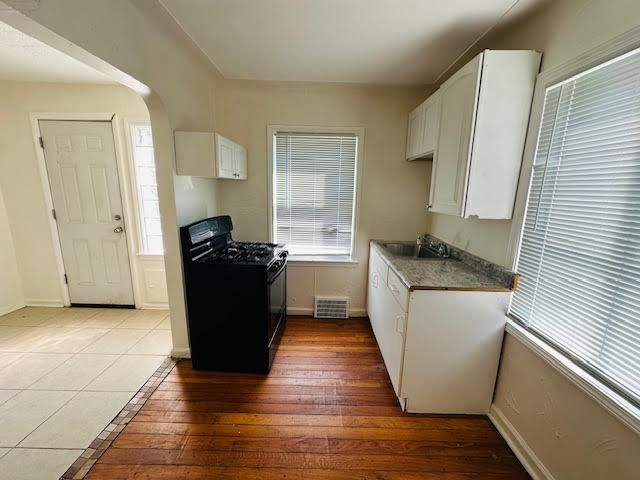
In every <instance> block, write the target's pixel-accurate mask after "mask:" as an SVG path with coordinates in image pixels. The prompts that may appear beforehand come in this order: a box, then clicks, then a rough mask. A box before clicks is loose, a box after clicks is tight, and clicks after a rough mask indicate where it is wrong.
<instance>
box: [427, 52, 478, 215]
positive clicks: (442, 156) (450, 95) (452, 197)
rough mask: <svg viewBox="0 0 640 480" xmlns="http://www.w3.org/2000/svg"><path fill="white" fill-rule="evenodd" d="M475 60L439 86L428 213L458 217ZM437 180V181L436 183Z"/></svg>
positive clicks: (473, 103) (474, 87)
mask: <svg viewBox="0 0 640 480" xmlns="http://www.w3.org/2000/svg"><path fill="white" fill-rule="evenodd" d="M480 60H481V59H480V57H476V58H475V59H474V60H473V61H471V62H470V63H468V64H467V65H466V66H465V67H464V68H462V69H461V70H459V71H458V72H456V73H455V75H453V76H452V77H451V78H450V79H449V80H447V81H446V82H445V83H444V84H442V86H441V87H440V90H439V91H440V133H439V135H438V149H437V153H436V158H435V161H434V163H433V167H432V171H431V175H432V177H431V178H432V180H431V204H430V206H429V208H430V210H432V211H435V212H438V213H448V214H451V215H460V214H461V212H462V208H463V202H464V190H465V183H466V180H467V179H466V175H465V171H466V169H467V162H468V160H469V147H470V143H471V129H472V128H473V117H474V114H475V106H476V101H475V98H476V94H477V90H478V81H479V78H480V68H479V67H480ZM436 177H437V180H436Z"/></svg>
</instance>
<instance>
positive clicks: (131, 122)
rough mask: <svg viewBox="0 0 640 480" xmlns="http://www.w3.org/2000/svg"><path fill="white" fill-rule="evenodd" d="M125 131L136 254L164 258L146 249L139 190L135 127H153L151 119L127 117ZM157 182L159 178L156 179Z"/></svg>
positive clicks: (149, 257)
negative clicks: (134, 140)
mask: <svg viewBox="0 0 640 480" xmlns="http://www.w3.org/2000/svg"><path fill="white" fill-rule="evenodd" d="M124 123H125V125H124V127H125V131H124V135H125V138H126V144H127V157H128V163H129V165H128V167H129V179H130V188H131V200H132V203H133V215H134V216H135V219H134V224H135V229H136V234H135V243H136V245H135V254H136V256H137V257H144V258H147V259H153V258H157V259H163V258H164V254H162V253H149V252H147V251H145V248H144V246H145V240H144V228H143V225H142V211H141V209H140V206H141V202H142V199H141V197H140V191H139V190H138V172H137V169H136V162H135V153H134V150H135V146H134V144H133V137H132V135H133V129H134V128H135V127H137V126H141V127H151V121H150V120H146V119H143V118H135V119H131V118H127V119H125V121H124ZM156 182H157V179H156ZM163 246H164V237H163Z"/></svg>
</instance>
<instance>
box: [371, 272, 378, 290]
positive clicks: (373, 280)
mask: <svg viewBox="0 0 640 480" xmlns="http://www.w3.org/2000/svg"><path fill="white" fill-rule="evenodd" d="M371 286H372V287H373V288H378V274H377V273H376V272H373V278H371Z"/></svg>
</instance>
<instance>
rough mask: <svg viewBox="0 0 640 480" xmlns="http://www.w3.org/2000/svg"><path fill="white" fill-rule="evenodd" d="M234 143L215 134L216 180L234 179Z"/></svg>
mask: <svg viewBox="0 0 640 480" xmlns="http://www.w3.org/2000/svg"><path fill="white" fill-rule="evenodd" d="M234 147H235V143H234V142H232V141H231V140H229V139H228V138H225V137H223V136H222V135H218V134H216V166H217V173H218V178H236V168H235V160H234V156H235V155H234V150H235V148H234Z"/></svg>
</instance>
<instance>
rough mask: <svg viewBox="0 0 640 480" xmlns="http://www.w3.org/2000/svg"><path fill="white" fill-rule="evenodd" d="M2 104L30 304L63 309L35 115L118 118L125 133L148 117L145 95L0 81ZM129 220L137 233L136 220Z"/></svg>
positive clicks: (7, 168)
mask: <svg viewBox="0 0 640 480" xmlns="http://www.w3.org/2000/svg"><path fill="white" fill-rule="evenodd" d="M0 105H2V108H1V109H0V188H2V191H3V193H4V197H5V203H6V209H7V215H8V218H9V224H10V225H11V231H12V233H13V241H14V244H15V255H16V261H17V264H18V269H19V272H20V276H21V278H22V288H23V290H24V301H25V303H26V304H27V305H62V304H63V298H62V292H61V291H60V284H59V280H58V271H57V266H56V259H55V253H54V244H53V240H52V237H51V233H50V229H49V218H48V215H50V212H49V211H48V209H47V207H46V204H45V197H44V193H43V190H42V181H41V176H40V171H39V166H38V159H37V157H36V150H35V148H34V142H33V130H32V124H31V118H30V114H31V113H48V112H50V113H64V114H74V113H80V114H84V113H109V114H117V117H116V120H115V122H116V123H117V125H115V126H116V127H117V128H119V132H120V133H122V134H124V131H125V129H124V122H123V120H124V119H125V118H130V119H145V118H147V119H148V118H149V113H148V111H147V107H146V106H145V104H144V102H143V101H142V99H141V98H140V96H139V95H137V94H136V93H134V92H133V91H131V90H129V89H128V88H125V87H122V86H117V85H113V86H109V85H72V84H55V83H40V82H7V81H0ZM116 133H117V132H116ZM116 140H117V142H118V143H119V145H118V148H119V151H120V152H122V153H123V154H124V156H123V158H121V160H122V161H127V160H128V157H127V156H126V145H125V144H124V139H123V138H117V139H116ZM127 168H128V167H125V171H128V170H126V169H127ZM128 181H129V178H128V177H127V178H125V179H122V178H121V179H120V188H121V191H122V192H125V191H128V190H129V186H130V183H128ZM126 221H127V222H128V225H129V226H130V227H131V232H134V228H133V219H126ZM160 267H162V265H160Z"/></svg>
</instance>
